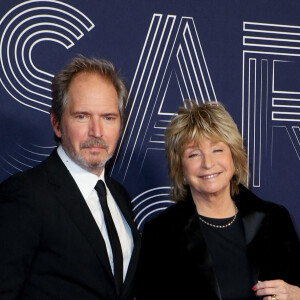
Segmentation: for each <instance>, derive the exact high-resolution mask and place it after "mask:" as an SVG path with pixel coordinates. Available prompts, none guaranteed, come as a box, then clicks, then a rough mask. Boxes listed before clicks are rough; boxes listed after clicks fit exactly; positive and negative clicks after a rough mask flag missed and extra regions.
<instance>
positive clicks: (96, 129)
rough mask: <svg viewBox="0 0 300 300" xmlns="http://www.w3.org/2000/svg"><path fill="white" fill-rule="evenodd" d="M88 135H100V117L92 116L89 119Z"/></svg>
mask: <svg viewBox="0 0 300 300" xmlns="http://www.w3.org/2000/svg"><path fill="white" fill-rule="evenodd" d="M89 135H90V136H94V137H102V135H103V126H102V123H101V119H100V118H92V119H91V120H90V124H89Z"/></svg>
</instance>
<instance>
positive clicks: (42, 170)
mask: <svg viewBox="0 0 300 300" xmlns="http://www.w3.org/2000/svg"><path fill="white" fill-rule="evenodd" d="M53 156H54V155H53V154H51V155H50V156H49V157H47V158H46V159H45V160H44V161H42V162H41V163H39V164H38V165H36V166H35V167H33V168H31V169H28V170H25V171H22V172H18V173H16V174H14V175H12V176H10V177H8V178H7V179H6V180H4V181H3V182H2V183H1V184H0V193H4V192H6V193H7V192H9V191H14V190H20V189H22V190H27V189H32V188H39V187H41V186H42V185H43V184H44V183H46V182H47V180H48V172H47V165H49V164H51V161H52V160H53ZM54 160H56V158H54Z"/></svg>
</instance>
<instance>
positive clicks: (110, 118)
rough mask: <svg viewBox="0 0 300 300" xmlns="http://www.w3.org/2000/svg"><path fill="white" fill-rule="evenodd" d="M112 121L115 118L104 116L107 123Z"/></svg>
mask: <svg viewBox="0 0 300 300" xmlns="http://www.w3.org/2000/svg"><path fill="white" fill-rule="evenodd" d="M114 119H115V118H114V117H113V116H105V120H107V121H112V120H114Z"/></svg>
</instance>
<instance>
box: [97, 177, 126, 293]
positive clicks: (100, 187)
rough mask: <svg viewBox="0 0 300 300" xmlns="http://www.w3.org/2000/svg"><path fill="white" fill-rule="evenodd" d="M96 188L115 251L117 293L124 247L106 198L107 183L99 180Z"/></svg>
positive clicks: (121, 275) (120, 278)
mask: <svg viewBox="0 0 300 300" xmlns="http://www.w3.org/2000/svg"><path fill="white" fill-rule="evenodd" d="M95 190H96V191H97V193H98V197H99V201H100V204H101V207H102V211H103V215H104V219H105V224H106V229H107V233H108V237H109V241H110V245H111V248H112V253H113V260H114V278H115V284H116V288H117V293H118V294H119V293H120V289H121V287H122V284H123V254H122V248H121V244H120V240H119V236H118V233H117V230H116V227H115V224H114V221H113V219H112V216H111V214H110V211H109V207H108V205H107V199H106V188H105V184H104V182H103V181H102V180H99V181H98V182H97V184H96V186H95Z"/></svg>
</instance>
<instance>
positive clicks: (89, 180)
mask: <svg viewBox="0 0 300 300" xmlns="http://www.w3.org/2000/svg"><path fill="white" fill-rule="evenodd" d="M57 154H58V156H59V157H60V159H61V160H62V162H63V163H64V165H65V166H66V168H67V169H68V170H69V172H70V174H71V175H72V177H73V179H74V180H75V182H76V184H77V186H78V188H79V190H80V192H81V194H82V196H83V198H84V199H85V200H86V199H87V198H88V197H89V195H90V194H91V192H92V191H93V189H94V188H95V185H96V183H97V182H98V180H100V179H101V180H103V181H104V183H105V179H104V178H105V175H104V173H105V168H104V169H103V172H102V173H101V175H100V176H99V177H98V176H97V175H95V174H93V173H91V172H89V171H87V170H85V169H83V168H81V167H80V166H79V165H78V164H76V163H75V162H74V161H73V160H72V159H71V158H70V157H69V156H68V155H67V153H66V152H65V151H64V149H63V147H62V146H61V145H60V146H59V147H58V148H57Z"/></svg>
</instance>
